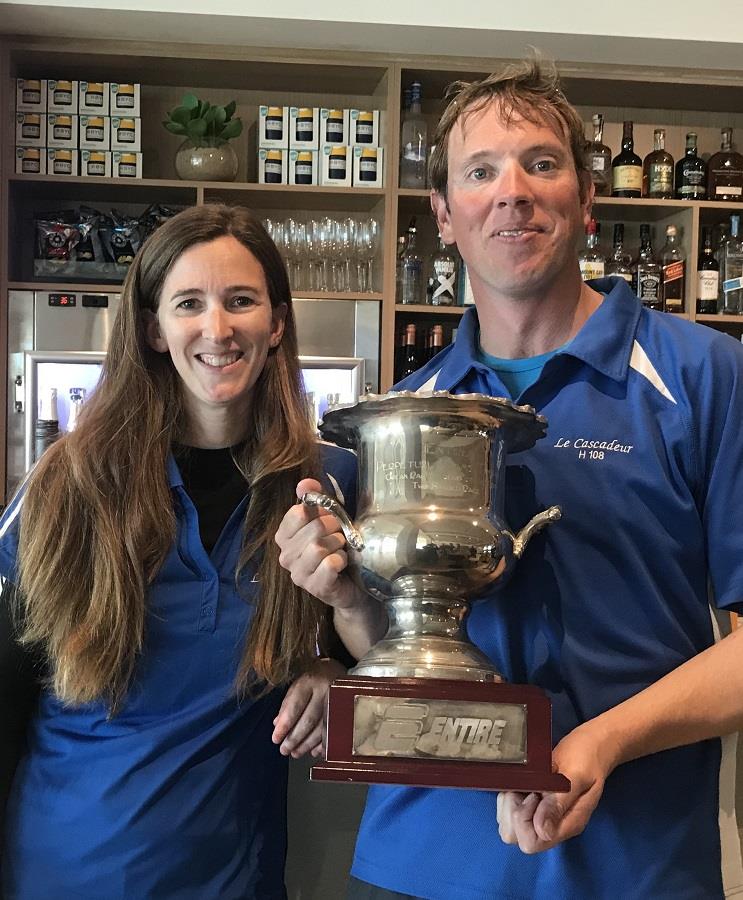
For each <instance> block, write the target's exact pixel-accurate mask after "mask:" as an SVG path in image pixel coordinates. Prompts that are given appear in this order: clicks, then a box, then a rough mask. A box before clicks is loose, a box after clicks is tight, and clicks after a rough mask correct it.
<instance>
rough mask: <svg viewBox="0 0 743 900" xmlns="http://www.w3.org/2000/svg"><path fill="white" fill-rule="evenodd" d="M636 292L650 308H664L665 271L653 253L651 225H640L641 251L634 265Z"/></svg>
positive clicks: (643, 303)
mask: <svg viewBox="0 0 743 900" xmlns="http://www.w3.org/2000/svg"><path fill="white" fill-rule="evenodd" d="M634 275H635V293H636V294H637V296H638V297H639V298H640V300H641V301H642V305H643V306H647V307H648V309H657V310H662V309H663V271H662V269H661V266H660V263H659V262H658V261H657V260H656V258H655V254H654V253H653V246H652V244H651V242H650V226H649V225H640V253H639V255H638V257H637V262H636V263H635V266H634Z"/></svg>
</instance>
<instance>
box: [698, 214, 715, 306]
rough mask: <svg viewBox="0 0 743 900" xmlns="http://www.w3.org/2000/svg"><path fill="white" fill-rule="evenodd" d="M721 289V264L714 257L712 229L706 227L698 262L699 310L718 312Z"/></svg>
mask: <svg viewBox="0 0 743 900" xmlns="http://www.w3.org/2000/svg"><path fill="white" fill-rule="evenodd" d="M719 290H720V264H719V263H718V262H717V260H716V259H715V257H714V253H713V247H712V229H711V228H705V229H704V237H703V247H702V252H701V253H700V254H699V262H698V263H697V312H698V313H704V314H707V315H709V314H712V315H714V313H716V312H717V294H718V292H719Z"/></svg>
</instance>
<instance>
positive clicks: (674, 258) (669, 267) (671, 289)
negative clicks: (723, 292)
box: [660, 225, 686, 313]
mask: <svg viewBox="0 0 743 900" xmlns="http://www.w3.org/2000/svg"><path fill="white" fill-rule="evenodd" d="M660 260H661V264H662V266H663V308H664V309H665V311H666V312H675V313H679V312H683V311H684V306H685V298H686V257H685V256H684V251H683V250H682V249H681V245H680V244H679V240H678V229H677V228H676V226H675V225H668V226H666V243H665V245H664V247H663V249H662V250H661V252H660Z"/></svg>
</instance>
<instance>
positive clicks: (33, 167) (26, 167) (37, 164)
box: [21, 156, 41, 175]
mask: <svg viewBox="0 0 743 900" xmlns="http://www.w3.org/2000/svg"><path fill="white" fill-rule="evenodd" d="M21 170H22V171H23V172H30V173H31V174H34V175H38V174H39V172H40V171H41V160H40V159H39V157H38V156H37V157H36V158H32V157H25V156H24V158H23V162H22V163H21Z"/></svg>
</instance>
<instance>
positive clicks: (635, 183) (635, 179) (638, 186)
mask: <svg viewBox="0 0 743 900" xmlns="http://www.w3.org/2000/svg"><path fill="white" fill-rule="evenodd" d="M612 178H613V180H612V185H613V188H614V190H615V191H641V190H642V166H615V167H614V171H613V176H612Z"/></svg>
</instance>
